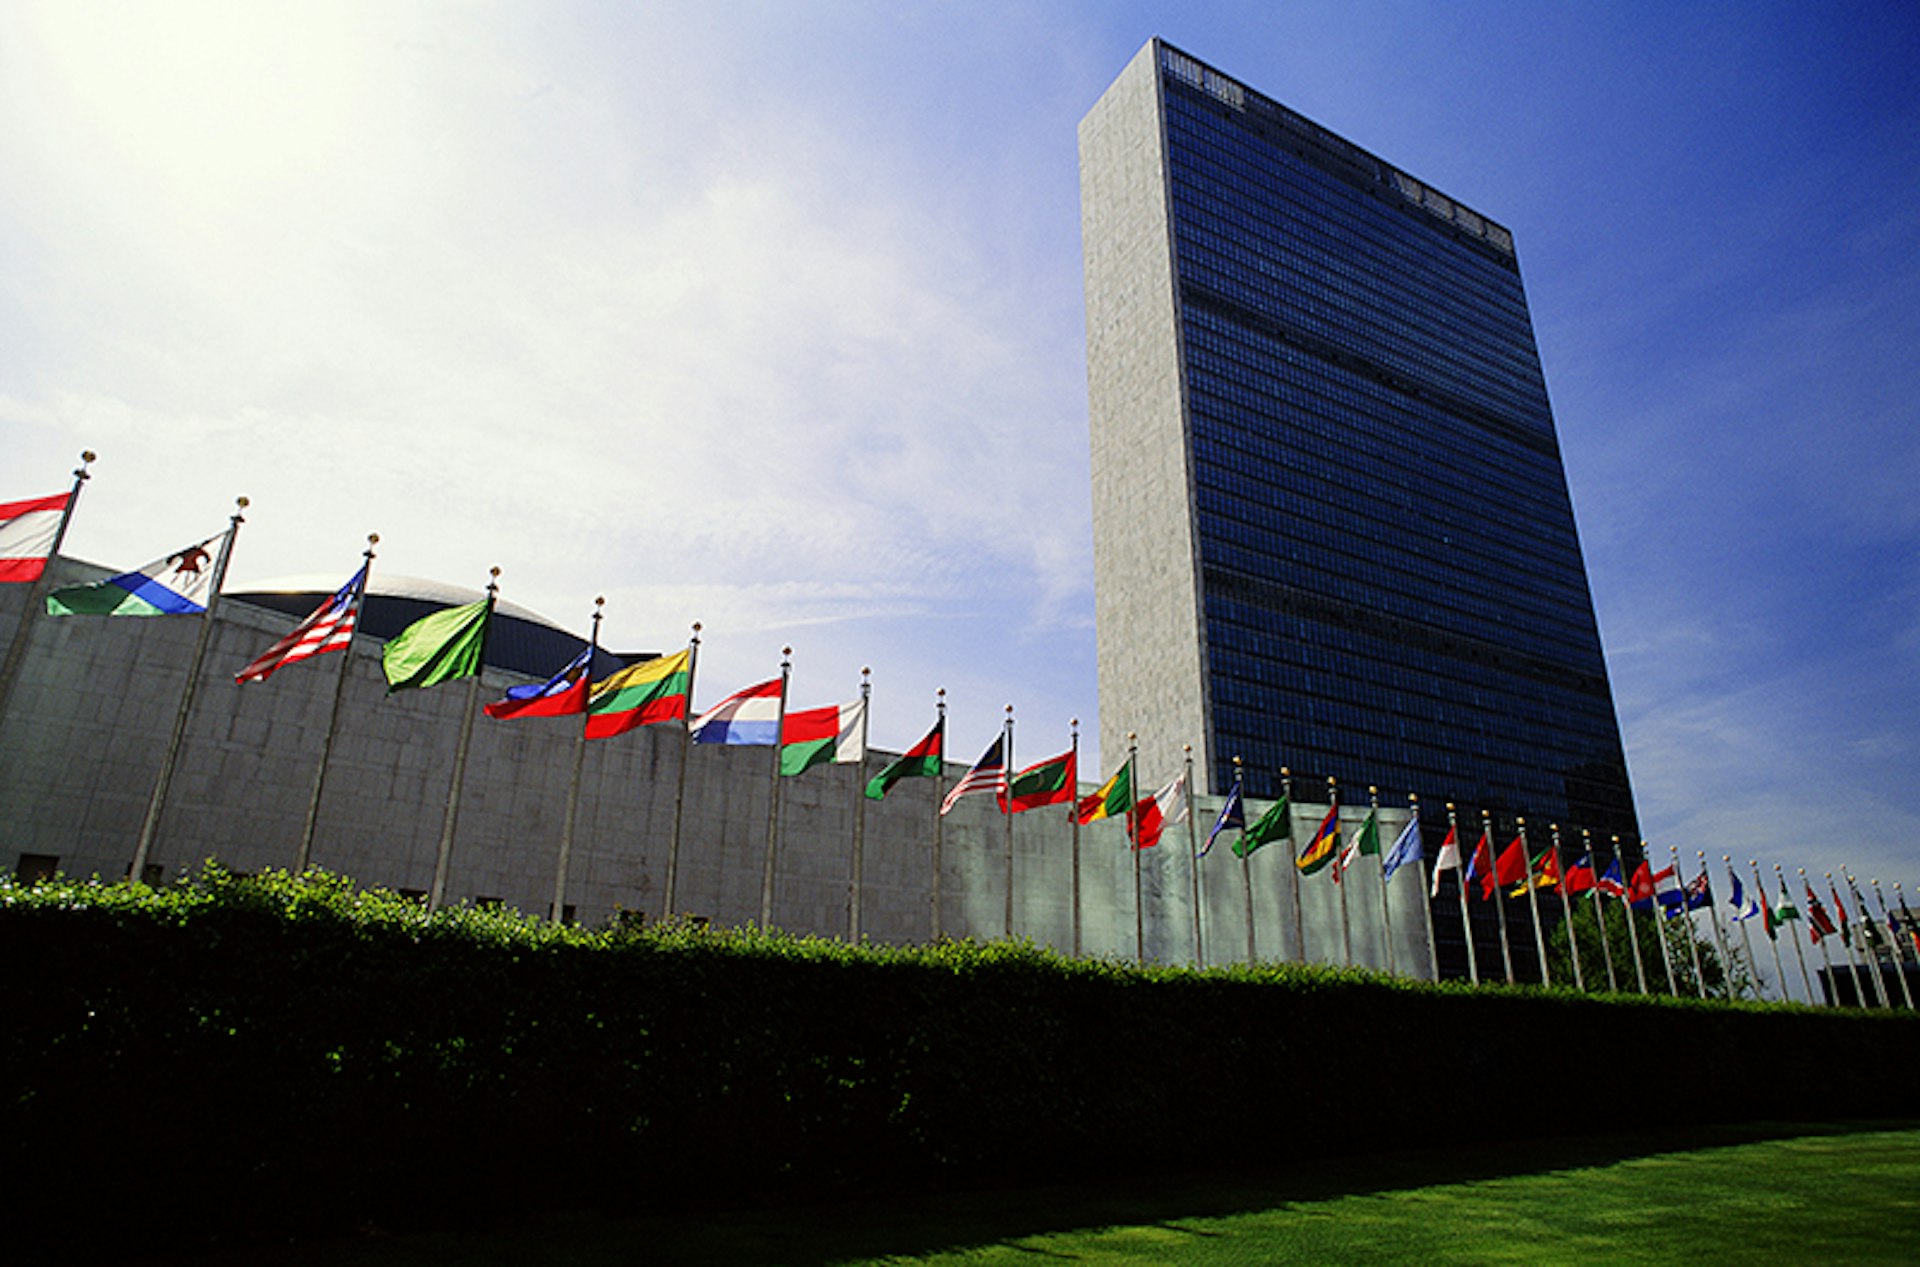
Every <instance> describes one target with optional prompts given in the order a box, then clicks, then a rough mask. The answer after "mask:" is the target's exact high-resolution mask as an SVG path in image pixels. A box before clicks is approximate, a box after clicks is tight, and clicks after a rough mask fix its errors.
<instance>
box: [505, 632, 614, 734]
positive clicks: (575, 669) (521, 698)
mask: <svg viewBox="0 0 1920 1267" xmlns="http://www.w3.org/2000/svg"><path fill="white" fill-rule="evenodd" d="M592 659H593V644H592V643H588V644H587V645H586V646H584V647H582V648H580V654H579V655H577V656H575V657H573V659H571V660H569V661H567V664H566V667H565V668H563V669H561V670H560V671H559V672H558V673H556V674H554V675H553V676H552V677H550V678H548V679H547V680H546V681H544V682H540V683H528V684H527V685H524V686H509V687H508V688H507V693H506V694H505V695H503V696H501V697H500V698H499V699H497V700H495V701H493V703H491V704H488V705H487V706H486V707H485V708H484V709H482V710H481V711H482V712H484V713H486V715H487V716H489V717H491V718H493V719H494V720H495V721H513V720H516V719H517V718H521V717H575V716H578V715H579V714H581V713H584V712H586V711H587V694H588V692H589V691H591V690H592V688H593V682H592V675H591V674H590V673H588V672H587V666H588V662H589V661H591V660H592Z"/></svg>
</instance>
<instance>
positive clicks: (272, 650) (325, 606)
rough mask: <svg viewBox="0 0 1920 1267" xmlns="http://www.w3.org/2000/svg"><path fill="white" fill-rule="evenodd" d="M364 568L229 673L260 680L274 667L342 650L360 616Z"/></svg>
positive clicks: (236, 677) (243, 679)
mask: <svg viewBox="0 0 1920 1267" xmlns="http://www.w3.org/2000/svg"><path fill="white" fill-rule="evenodd" d="M366 581H367V569H366V568H364V567H363V568H361V569H360V570H359V571H358V572H355V573H354V574H353V579H352V580H351V581H348V582H347V583H346V584H345V585H342V586H341V587H340V592H339V593H337V594H335V595H334V596H333V597H332V598H329V599H328V600H327V601H326V602H324V603H322V604H320V606H318V607H316V608H315V609H314V611H313V614H312V615H311V616H308V617H307V618H306V619H305V620H303V621H301V622H300V623H299V624H298V625H297V626H295V627H294V630H293V632H292V633H290V634H288V635H287V636H286V637H284V638H282V639H281V640H280V641H278V642H276V643H274V644H273V645H272V646H271V647H268V648H267V649H266V650H265V651H263V652H261V653H260V658H259V659H257V660H255V661H254V662H253V663H252V664H249V665H248V666H247V667H246V668H244V669H242V670H240V671H239V672H238V673H236V674H234V675H233V680H234V681H235V682H264V681H266V680H267V678H268V677H269V676H271V675H272V674H273V672H274V671H275V670H276V669H284V668H286V667H287V666H288V665H289V664H298V663H300V661H302V660H306V659H310V658H312V657H313V656H317V655H324V654H325V653H327V652H329V651H344V650H346V649H347V644H348V643H350V642H352V641H353V627H354V625H355V623H356V622H357V621H358V620H359V617H360V592H361V589H362V588H363V587H364V586H365V585H366Z"/></svg>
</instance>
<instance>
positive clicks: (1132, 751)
mask: <svg viewBox="0 0 1920 1267" xmlns="http://www.w3.org/2000/svg"><path fill="white" fill-rule="evenodd" d="M1138 738H1139V736H1137V735H1135V734H1134V732H1133V731H1131V730H1129V731H1128V732H1127V817H1126V827H1127V845H1128V847H1129V848H1131V849H1132V850H1133V961H1134V962H1135V963H1145V962H1146V961H1147V904H1146V902H1145V901H1143V900H1142V897H1141V892H1140V836H1139V834H1138V828H1139V824H1138V823H1137V822H1135V819H1134V813H1133V807H1134V806H1135V805H1138V804H1139V803H1140V797H1139V796H1138V794H1137V791H1138V787H1137V785H1138V783H1139V768H1138V765H1139V758H1140V745H1139V743H1138V742H1137V740H1138Z"/></svg>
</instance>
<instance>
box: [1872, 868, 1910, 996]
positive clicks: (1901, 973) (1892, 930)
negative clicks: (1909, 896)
mask: <svg viewBox="0 0 1920 1267" xmlns="http://www.w3.org/2000/svg"><path fill="white" fill-rule="evenodd" d="M1872 884H1873V896H1874V898H1875V900H1876V901H1878V902H1879V903H1880V914H1881V915H1882V916H1884V917H1885V919H1886V921H1887V922H1886V925H1885V927H1886V930H1887V941H1888V942H1889V943H1891V944H1892V946H1893V971H1894V975H1896V976H1898V977H1899V978H1900V994H1901V996H1902V997H1903V998H1905V999H1906V1001H1907V1011H1909V1012H1911V1011H1913V987H1912V986H1910V985H1908V984H1907V955H1906V951H1905V950H1903V949H1902V948H1901V945H1900V939H1901V938H1902V937H1903V936H1905V935H1906V932H1905V930H1904V929H1903V928H1902V927H1901V926H1900V925H1899V924H1897V923H1895V922H1894V918H1893V912H1892V911H1891V910H1890V909H1888V907H1887V896H1886V894H1884V893H1882V892H1881V891H1880V881H1878V880H1874V881H1872ZM1899 890H1900V886H1899V885H1897V884H1896V885H1894V892H1895V894H1896V896H1897V895H1898V893H1899Z"/></svg>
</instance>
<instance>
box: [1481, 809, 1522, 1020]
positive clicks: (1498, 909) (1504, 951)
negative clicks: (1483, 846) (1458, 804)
mask: <svg viewBox="0 0 1920 1267" xmlns="http://www.w3.org/2000/svg"><path fill="white" fill-rule="evenodd" d="M1480 834H1481V836H1482V837H1483V838H1485V840H1486V842H1487V866H1488V867H1489V868H1490V869H1491V870H1492V872H1493V875H1492V877H1491V878H1492V880H1493V909H1494V912H1495V913H1496V914H1497V915H1499V917H1500V963H1501V966H1502V967H1504V968H1505V969H1506V970H1507V984H1508V985H1512V984H1513V942H1512V939H1511V938H1509V937H1508V936H1507V886H1506V885H1504V884H1502V883H1500V858H1499V855H1498V854H1496V853H1495V852H1494V851H1493V814H1492V813H1491V812H1489V811H1487V810H1484V809H1483V810H1481V811H1480ZM1478 850H1479V847H1478V846H1475V852H1478ZM1520 851H1521V852H1522V853H1525V852H1526V846H1524V845H1522V846H1521V847H1520Z"/></svg>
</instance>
